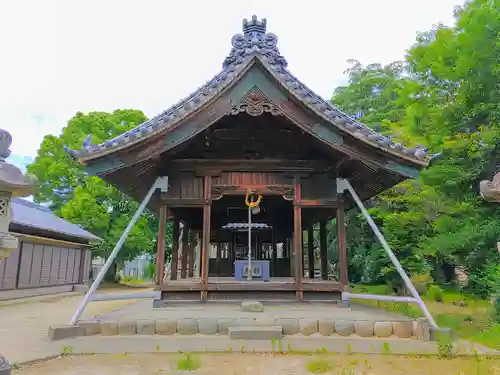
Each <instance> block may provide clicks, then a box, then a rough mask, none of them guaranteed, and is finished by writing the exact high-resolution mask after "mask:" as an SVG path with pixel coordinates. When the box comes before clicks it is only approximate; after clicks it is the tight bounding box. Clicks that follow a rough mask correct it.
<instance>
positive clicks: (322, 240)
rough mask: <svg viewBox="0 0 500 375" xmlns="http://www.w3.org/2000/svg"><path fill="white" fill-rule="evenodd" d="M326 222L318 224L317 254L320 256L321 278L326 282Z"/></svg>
mask: <svg viewBox="0 0 500 375" xmlns="http://www.w3.org/2000/svg"><path fill="white" fill-rule="evenodd" d="M326 240H327V238H326V221H324V220H322V221H320V222H319V252H320V254H321V278H322V279H323V280H328V246H327V242H326Z"/></svg>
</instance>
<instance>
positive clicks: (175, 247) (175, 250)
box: [170, 218, 180, 280]
mask: <svg viewBox="0 0 500 375" xmlns="http://www.w3.org/2000/svg"><path fill="white" fill-rule="evenodd" d="M179 224H180V223H179V219H178V218H174V228H173V233H172V262H171V263H170V280H177V272H178V271H179V235H180V233H179Z"/></svg>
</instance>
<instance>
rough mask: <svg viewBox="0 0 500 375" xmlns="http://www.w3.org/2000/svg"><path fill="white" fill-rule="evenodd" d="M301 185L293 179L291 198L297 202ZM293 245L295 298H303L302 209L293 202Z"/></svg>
mask: <svg viewBox="0 0 500 375" xmlns="http://www.w3.org/2000/svg"><path fill="white" fill-rule="evenodd" d="M301 188H302V186H301V184H300V179H299V178H298V177H295V178H294V181H293V200H294V203H295V202H299V201H300V198H301V194H302V189H301ZM293 234H294V236H293V240H294V241H293V245H294V250H295V287H296V292H297V299H300V300H302V299H303V293H302V282H303V280H302V279H303V277H304V270H303V268H302V260H303V255H302V209H301V208H300V207H299V206H296V205H295V204H294V206H293Z"/></svg>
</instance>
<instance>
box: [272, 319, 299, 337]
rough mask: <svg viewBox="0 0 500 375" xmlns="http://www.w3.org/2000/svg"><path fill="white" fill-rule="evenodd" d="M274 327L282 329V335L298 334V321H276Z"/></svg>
mask: <svg viewBox="0 0 500 375" xmlns="http://www.w3.org/2000/svg"><path fill="white" fill-rule="evenodd" d="M276 325H277V326H280V327H282V329H283V334H284V335H296V334H297V333H299V320H298V319H294V318H282V319H276Z"/></svg>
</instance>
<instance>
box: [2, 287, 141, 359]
mask: <svg viewBox="0 0 500 375" xmlns="http://www.w3.org/2000/svg"><path fill="white" fill-rule="evenodd" d="M131 292H133V291H131V290H128V289H123V288H120V289H117V290H110V289H107V290H105V291H104V292H99V294H117V293H123V294H126V293H131ZM82 298H83V296H81V295H77V296H58V295H55V296H50V297H45V298H39V299H26V300H23V301H18V302H17V301H16V302H15V303H12V304H0V353H2V354H3V355H4V356H5V358H7V359H8V360H9V361H10V362H12V363H15V362H24V361H29V360H33V359H36V358H41V357H47V356H50V355H54V354H57V353H60V348H59V346H60V345H58V344H57V342H51V341H49V339H48V337H47V329H48V327H49V326H50V325H64V324H68V323H69V321H70V320H71V317H72V316H73V314H74V313H75V311H76V308H77V306H78V303H80V301H81V300H82ZM135 302H136V301H132V300H126V301H109V302H108V301H106V302H91V303H89V305H88V306H87V308H86V310H85V312H84V314H83V316H82V319H85V318H90V317H92V316H94V315H98V314H101V313H103V312H107V311H112V310H114V309H118V308H121V307H124V306H126V305H129V304H132V303H135Z"/></svg>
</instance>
